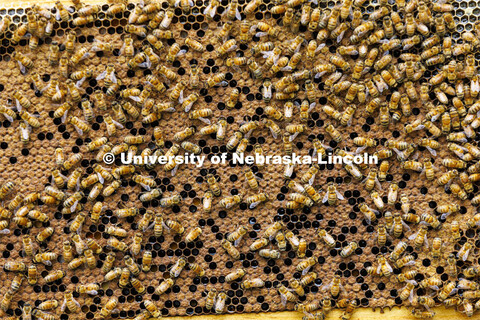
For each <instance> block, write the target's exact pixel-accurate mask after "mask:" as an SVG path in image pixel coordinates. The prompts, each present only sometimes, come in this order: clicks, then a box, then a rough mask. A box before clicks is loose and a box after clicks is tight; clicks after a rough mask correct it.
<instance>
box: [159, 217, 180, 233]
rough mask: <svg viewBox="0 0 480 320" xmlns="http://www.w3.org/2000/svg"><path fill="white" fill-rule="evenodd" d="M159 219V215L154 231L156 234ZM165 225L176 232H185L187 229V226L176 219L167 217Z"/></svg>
mask: <svg viewBox="0 0 480 320" xmlns="http://www.w3.org/2000/svg"><path fill="white" fill-rule="evenodd" d="M157 221H159V219H157V217H155V226H154V231H155V233H156V234H158V227H157ZM165 226H166V227H167V228H168V229H169V230H171V231H172V232H175V233H177V234H183V232H184V231H185V228H184V227H183V226H182V225H181V224H180V223H179V222H178V221H175V220H171V219H167V220H166V221H165Z"/></svg>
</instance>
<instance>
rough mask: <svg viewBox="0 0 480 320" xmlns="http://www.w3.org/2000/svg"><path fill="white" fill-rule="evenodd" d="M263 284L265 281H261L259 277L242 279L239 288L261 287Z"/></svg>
mask: <svg viewBox="0 0 480 320" xmlns="http://www.w3.org/2000/svg"><path fill="white" fill-rule="evenodd" d="M264 286H265V282H263V280H262V279H260V278H254V279H248V280H244V281H243V282H242V283H241V284H240V288H242V289H243V290H248V289H254V288H262V287H264Z"/></svg>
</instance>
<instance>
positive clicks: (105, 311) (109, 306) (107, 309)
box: [100, 297, 150, 318]
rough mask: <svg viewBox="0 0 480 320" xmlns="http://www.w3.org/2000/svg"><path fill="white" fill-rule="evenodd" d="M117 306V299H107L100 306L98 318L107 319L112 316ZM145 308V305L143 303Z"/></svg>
mask: <svg viewBox="0 0 480 320" xmlns="http://www.w3.org/2000/svg"><path fill="white" fill-rule="evenodd" d="M147 301H150V300H147ZM147 301H145V302H147ZM117 304H118V300H117V298H115V297H112V298H110V299H108V301H107V302H106V303H105V305H104V306H102V308H101V310H100V316H101V317H103V318H108V317H109V316H110V315H111V314H112V312H113V310H114V309H115V308H116V307H117ZM145 307H146V303H145ZM147 310H148V309H147ZM149 311H150V310H149Z"/></svg>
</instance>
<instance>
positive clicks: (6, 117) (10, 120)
mask: <svg viewBox="0 0 480 320" xmlns="http://www.w3.org/2000/svg"><path fill="white" fill-rule="evenodd" d="M2 114H3V116H4V117H5V119H7V120H8V121H9V122H13V118H12V117H10V116H9V115H8V114H6V113H2Z"/></svg>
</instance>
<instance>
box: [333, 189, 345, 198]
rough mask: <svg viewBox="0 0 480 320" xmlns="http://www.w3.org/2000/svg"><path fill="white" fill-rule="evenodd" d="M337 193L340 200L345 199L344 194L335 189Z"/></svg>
mask: <svg viewBox="0 0 480 320" xmlns="http://www.w3.org/2000/svg"><path fill="white" fill-rule="evenodd" d="M335 193H336V194H337V198H338V199H339V200H343V199H345V198H344V197H343V195H342V194H341V193H340V191H338V190H335Z"/></svg>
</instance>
